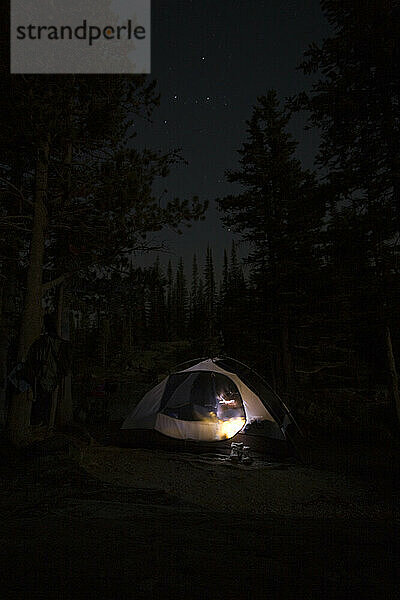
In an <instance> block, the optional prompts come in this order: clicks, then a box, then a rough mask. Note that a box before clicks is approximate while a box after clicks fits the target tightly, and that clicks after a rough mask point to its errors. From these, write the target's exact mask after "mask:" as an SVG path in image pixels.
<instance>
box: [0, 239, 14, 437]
mask: <svg viewBox="0 0 400 600" xmlns="http://www.w3.org/2000/svg"><path fill="white" fill-rule="evenodd" d="M10 246H11V248H12V251H13V252H12V253H13V254H14V250H15V254H16V252H17V245H16V244H14V243H13V242H11V244H10ZM16 264H17V263H16V262H14V261H11V260H10V261H7V264H6V269H5V276H6V283H5V284H4V287H3V290H2V299H1V309H0V310H1V318H0V424H1V425H5V423H6V420H7V406H6V390H7V358H8V351H9V348H10V341H11V336H12V323H13V320H14V314H15V293H16V288H17V268H16Z"/></svg>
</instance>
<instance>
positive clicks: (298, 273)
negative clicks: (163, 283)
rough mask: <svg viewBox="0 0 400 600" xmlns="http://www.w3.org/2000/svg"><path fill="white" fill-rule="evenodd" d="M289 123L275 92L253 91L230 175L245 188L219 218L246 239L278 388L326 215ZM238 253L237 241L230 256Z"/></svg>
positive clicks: (260, 323)
mask: <svg viewBox="0 0 400 600" xmlns="http://www.w3.org/2000/svg"><path fill="white" fill-rule="evenodd" d="M288 122H289V116H288V115H287V114H285V112H284V111H282V110H281V108H280V106H279V102H278V99H277V95H276V92H275V91H270V92H269V93H268V94H267V96H262V97H260V98H258V103H257V105H256V106H255V107H254V109H253V114H252V117H251V119H250V120H249V121H248V138H247V141H246V142H245V143H244V144H243V145H242V147H241V149H240V150H239V155H240V160H239V164H240V167H239V170H237V171H230V172H228V174H227V176H228V180H229V181H230V182H232V183H239V184H240V185H241V186H242V187H243V192H242V193H241V194H238V195H237V196H227V197H226V198H223V199H222V200H219V204H220V208H221V209H222V210H223V211H224V213H225V214H224V217H223V220H224V222H225V223H226V224H227V225H229V226H230V227H232V228H234V229H235V230H236V231H238V232H240V234H241V236H242V239H244V240H246V241H247V242H248V243H249V245H250V253H249V256H248V258H247V262H248V263H249V264H250V266H251V276H252V281H253V283H254V286H255V291H254V294H253V316H254V325H255V336H256V338H258V340H259V343H260V344H261V347H262V355H263V356H265V354H268V355H269V356H270V360H271V365H270V367H272V368H273V369H274V370H275V372H276V373H279V383H280V387H281V388H283V389H286V388H287V387H288V386H289V384H290V382H291V380H292V376H293V360H292V348H291V336H292V333H293V328H294V320H295V318H296V317H297V310H296V309H297V303H298V300H299V299H302V296H304V295H306V294H307V281H306V279H305V278H304V277H303V273H302V269H303V267H304V268H306V269H309V268H310V267H311V263H312V264H313V265H315V266H316V267H317V262H316V259H315V258H314V255H313V253H314V249H315V246H316V241H317V240H318V234H319V228H320V225H321V219H322V216H323V214H324V205H323V203H322V202H321V200H320V197H319V196H318V194H317V185H316V181H315V177H314V175H313V174H312V173H310V172H309V171H304V170H303V169H302V167H301V164H300V162H299V161H298V160H297V159H296V158H295V156H294V152H295V149H296V142H295V141H294V140H293V139H292V137H291V135H290V134H289V133H287V131H286V127H287V125H288ZM235 253H236V249H235V248H234V250H233V257H232V258H233V261H234V262H236V256H235ZM231 269H232V265H231ZM234 269H235V271H236V270H237V267H236V264H235V265H234ZM257 309H258V314H259V316H258V318H257V317H256V314H255V313H256V312H257ZM275 358H276V359H277V362H276V361H275ZM262 370H265V367H264V369H262Z"/></svg>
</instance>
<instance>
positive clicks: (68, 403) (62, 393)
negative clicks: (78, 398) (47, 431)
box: [56, 283, 74, 427]
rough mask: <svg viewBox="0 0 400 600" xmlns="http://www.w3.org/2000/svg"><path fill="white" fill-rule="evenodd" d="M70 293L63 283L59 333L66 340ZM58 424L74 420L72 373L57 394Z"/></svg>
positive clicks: (58, 302) (65, 378) (60, 287)
mask: <svg viewBox="0 0 400 600" xmlns="http://www.w3.org/2000/svg"><path fill="white" fill-rule="evenodd" d="M69 316H70V315H69V294H68V292H67V291H66V290H65V284H64V283H62V284H61V285H60V286H59V288H58V293H57V317H58V323H57V328H58V335H59V336H60V337H62V338H63V339H64V340H68V341H69V339H70V321H69ZM57 403H58V406H57V413H56V425H58V426H61V427H63V426H64V425H68V424H70V423H72V422H73V419H74V416H73V404H72V382H71V375H67V376H66V377H64V380H63V382H62V385H61V386H60V390H59V393H58V396H57Z"/></svg>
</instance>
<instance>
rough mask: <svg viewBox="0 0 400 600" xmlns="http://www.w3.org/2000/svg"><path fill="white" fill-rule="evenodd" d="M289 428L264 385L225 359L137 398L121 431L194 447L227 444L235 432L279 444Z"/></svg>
mask: <svg viewBox="0 0 400 600" xmlns="http://www.w3.org/2000/svg"><path fill="white" fill-rule="evenodd" d="M186 364H188V363H186ZM183 366H185V365H183ZM294 427H295V428H297V426H296V424H295V422H294V419H293V417H292V416H291V415H290V412H289V410H288V409H287V407H286V406H285V404H284V403H283V402H282V400H281V399H280V398H279V397H278V396H277V395H276V394H275V393H274V392H273V390H272V389H271V388H270V387H269V386H268V384H267V383H266V382H265V381H264V380H263V379H262V378H261V377H260V376H258V375H257V374H256V373H255V372H254V371H252V369H250V368H249V367H246V366H245V365H243V364H241V363H239V362H237V361H235V360H233V359H229V358H223V359H218V358H214V359H206V360H201V361H200V362H196V364H192V365H191V366H189V367H187V368H184V369H181V370H177V371H175V372H174V373H173V374H171V375H169V377H166V378H165V379H164V380H163V381H161V383H159V384H158V385H156V386H155V387H154V388H153V389H152V390H150V391H149V392H148V393H147V394H146V395H145V396H144V397H143V398H142V400H141V401H140V402H139V404H138V405H137V406H136V407H135V409H134V410H133V412H132V413H131V414H129V415H128V417H127V418H126V419H125V421H124V423H123V425H122V429H153V430H155V431H158V432H159V433H162V434H164V435H166V436H168V437H171V438H175V439H179V440H193V441H199V442H211V441H218V440H223V439H230V438H232V437H233V436H235V435H236V434H237V433H239V432H241V433H250V434H251V433H255V434H257V433H262V434H264V435H267V436H268V437H272V438H275V439H281V440H285V439H286V438H287V434H288V432H290V431H291V429H293V428H294Z"/></svg>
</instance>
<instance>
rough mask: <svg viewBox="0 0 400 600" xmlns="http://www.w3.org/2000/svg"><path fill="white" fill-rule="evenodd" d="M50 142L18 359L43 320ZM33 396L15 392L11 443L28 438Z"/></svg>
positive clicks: (39, 183)
mask: <svg viewBox="0 0 400 600" xmlns="http://www.w3.org/2000/svg"><path fill="white" fill-rule="evenodd" d="M49 152H50V142H49V138H46V139H44V140H42V141H41V143H40V144H39V146H38V158H37V162H36V181H35V209H34V217H33V228H32V238H31V246H30V253H29V266H28V273H27V281H26V293H25V301H24V309H23V312H22V318H21V328H20V336H19V347H18V359H19V360H20V361H21V360H22V361H23V360H25V358H26V355H27V353H28V350H29V347H30V346H31V344H32V343H33V342H34V341H35V339H37V338H38V337H39V335H40V331H41V322H42V278H43V259H44V246H45V230H46V226H47V213H46V205H45V202H46V194H47V187H48V165H49ZM31 407H32V402H31V395H30V394H25V393H24V394H15V395H14V396H13V398H12V400H11V406H10V411H9V415H8V436H9V439H10V441H11V442H13V443H15V444H23V443H24V442H25V441H26V440H27V439H28V438H29V425H30V414H31Z"/></svg>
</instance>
